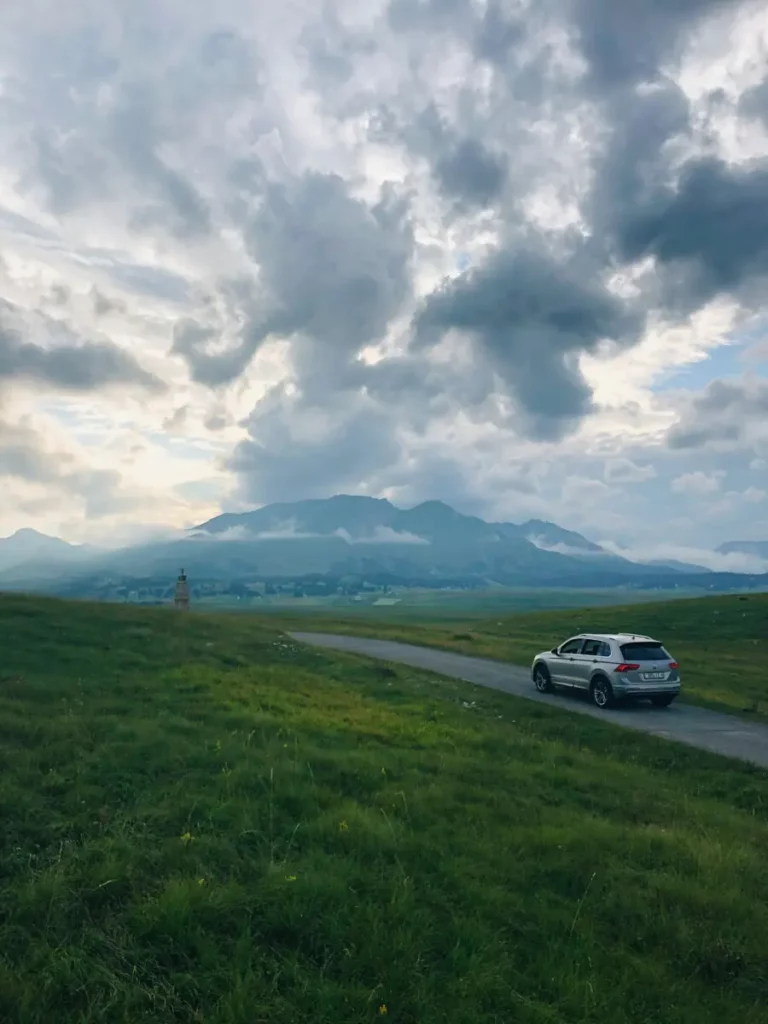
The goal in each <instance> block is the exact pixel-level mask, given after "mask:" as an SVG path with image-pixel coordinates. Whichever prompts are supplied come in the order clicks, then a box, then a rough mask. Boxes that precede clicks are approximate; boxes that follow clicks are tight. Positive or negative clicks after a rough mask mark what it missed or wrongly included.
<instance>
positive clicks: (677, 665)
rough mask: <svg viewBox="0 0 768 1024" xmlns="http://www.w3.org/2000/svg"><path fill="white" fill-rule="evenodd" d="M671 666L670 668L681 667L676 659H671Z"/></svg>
mask: <svg viewBox="0 0 768 1024" xmlns="http://www.w3.org/2000/svg"><path fill="white" fill-rule="evenodd" d="M669 667H670V668H680V666H679V664H678V663H677V662H676V661H670V663H669Z"/></svg>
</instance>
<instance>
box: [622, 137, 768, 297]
mask: <svg viewBox="0 0 768 1024" xmlns="http://www.w3.org/2000/svg"><path fill="white" fill-rule="evenodd" d="M619 244H620V251H621V254H622V256H623V257H624V258H625V259H628V260H637V259H640V258H642V257H644V256H655V257H656V259H657V260H658V261H659V262H660V263H661V264H663V265H678V266H680V267H681V268H682V269H683V270H684V271H685V272H686V275H687V280H686V281H685V282H684V284H682V285H681V286H680V291H681V293H682V294H684V291H685V290H689V291H690V294H691V296H692V297H693V301H694V304H695V305H700V304H701V303H703V302H705V301H707V300H708V299H710V298H712V297H714V296H715V295H718V294H721V293H726V292H734V291H736V290H737V289H738V288H739V287H740V286H741V285H742V284H744V283H745V282H747V281H748V280H749V279H750V278H753V277H762V276H763V275H765V274H766V273H768V162H765V161H764V162H762V163H761V164H757V165H753V166H751V167H748V168H741V167H731V166H729V165H727V164H726V163H724V162H723V161H721V160H718V159H716V158H714V157H708V158H704V159H699V160H691V161H689V162H688V163H687V164H686V165H685V166H684V168H683V171H682V174H681V177H680V181H679V183H678V185H677V187H676V188H675V189H673V190H672V189H669V190H665V191H664V192H662V193H661V194H660V195H658V196H657V198H655V199H654V200H653V201H650V202H648V203H647V204H645V205H643V206H641V207H640V208H639V209H638V210H636V211H628V216H627V219H626V221H625V222H624V223H623V224H622V225H621V227H620V236H619Z"/></svg>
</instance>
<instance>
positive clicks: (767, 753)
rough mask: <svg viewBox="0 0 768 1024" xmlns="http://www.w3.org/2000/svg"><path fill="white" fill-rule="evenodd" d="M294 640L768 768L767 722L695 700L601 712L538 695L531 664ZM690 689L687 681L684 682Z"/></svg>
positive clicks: (326, 637) (369, 643) (566, 698)
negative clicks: (419, 670)
mask: <svg viewBox="0 0 768 1024" xmlns="http://www.w3.org/2000/svg"><path fill="white" fill-rule="evenodd" d="M291 635H292V636H293V638H294V639H295V640H298V641H300V642H302V643H306V644H310V645H313V646H315V647H329V648H331V649H333V650H337V651H349V652H351V653H353V654H363V655H366V656H367V657H370V658H377V659H380V660H382V661H391V662H398V663H400V664H401V665H411V666H412V667H413V668H423V669H427V670H428V671H430V672H437V673H439V674H440V675H443V676H449V677H451V678H452V679H463V680H465V681H466V682H469V683H477V684H479V685H480V686H489V687H491V688H492V689H494V690H503V691H504V692H505V693H513V694H514V695H515V696H516V697H525V698H526V699H527V700H535V701H538V702H539V703H543V704H551V705H553V707H558V708H564V709H566V710H568V711H575V712H576V713H577V714H580V715H591V716H593V717H594V718H600V719H602V720H603V721H607V722H614V723H615V724H616V725H620V726H622V727H623V728H625V729H636V730H638V731H639V732H647V733H650V734H651V735H653V736H662V737H664V739H669V740H677V741H678V742H679V743H687V744H688V745H689V746H692V747H699V748H700V749H701V750H710V751H713V752H714V753H716V754H724V755H725V756H726V757H735V758H738V759H739V760H742V761H750V762H751V763H752V764H757V765H760V766H762V767H763V768H768V726H765V725H760V724H758V723H752V722H748V721H744V720H742V719H740V718H736V717H734V716H733V715H723V714H719V713H718V712H716V711H707V710H706V709H705V708H698V707H695V706H694V705H692V704H684V703H680V702H679V701H676V702H675V703H674V704H672V706H671V707H668V708H654V707H652V706H651V705H650V704H646V703H641V704H630V705H627V706H626V707H622V708H617V709H614V710H611V711H601V710H600V709H599V708H597V707H595V706H594V705H593V704H591V703H590V702H589V701H588V699H587V698H586V697H582V696H581V695H576V694H568V693H562V692H560V693H557V694H541V693H537V692H536V690H535V689H534V687H533V683H532V682H531V675H530V672H529V670H528V669H527V668H522V667H521V666H520V665H510V664H507V663H506V662H504V663H502V662H498V661H489V660H487V659H485V658H472V657H468V656H467V655H464V654H452V653H451V652H450V651H438V650H434V649H433V648H430V647H415V646H414V645H413V644H401V643H396V642H395V641H392V640H368V639H365V638H363V637H352V636H335V635H331V634H329V633H293V634H291ZM683 687H685V682H683Z"/></svg>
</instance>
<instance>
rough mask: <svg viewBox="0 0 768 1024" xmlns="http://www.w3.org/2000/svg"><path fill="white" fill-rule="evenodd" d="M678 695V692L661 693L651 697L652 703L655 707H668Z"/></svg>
mask: <svg viewBox="0 0 768 1024" xmlns="http://www.w3.org/2000/svg"><path fill="white" fill-rule="evenodd" d="M676 696H677V694H676V693H660V694H658V696H656V697H651V704H653V706H654V707H655V708H668V707H669V705H670V704H671V703H672V701H673V700H674V699H675V697H676Z"/></svg>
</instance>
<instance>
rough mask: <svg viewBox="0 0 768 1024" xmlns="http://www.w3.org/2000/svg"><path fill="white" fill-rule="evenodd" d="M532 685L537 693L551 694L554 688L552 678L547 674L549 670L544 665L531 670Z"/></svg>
mask: <svg viewBox="0 0 768 1024" xmlns="http://www.w3.org/2000/svg"><path fill="white" fill-rule="evenodd" d="M533 685H534V686H535V687H536V689H537V690H538V691H539V693H552V692H553V690H554V686H553V685H552V677H551V676H550V674H549V669H548V668H547V667H546V665H537V666H536V668H535V669H534V670H533Z"/></svg>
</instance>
